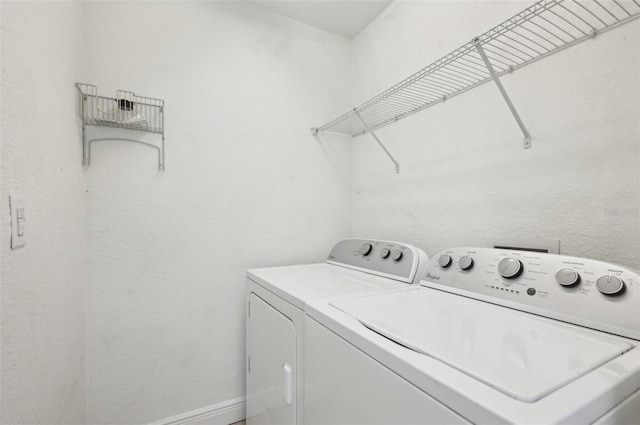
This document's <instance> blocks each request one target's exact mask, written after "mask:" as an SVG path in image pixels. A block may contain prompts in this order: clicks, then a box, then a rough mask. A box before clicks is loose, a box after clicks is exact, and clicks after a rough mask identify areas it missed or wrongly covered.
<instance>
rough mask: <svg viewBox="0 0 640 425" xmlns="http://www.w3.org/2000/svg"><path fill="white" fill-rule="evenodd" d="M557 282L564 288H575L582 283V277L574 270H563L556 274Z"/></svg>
mask: <svg viewBox="0 0 640 425" xmlns="http://www.w3.org/2000/svg"><path fill="white" fill-rule="evenodd" d="M556 282H558V283H559V284H560V285H562V286H573V285H577V284H578V282H580V275H579V274H578V272H577V271H575V270H573V269H569V268H567V269H562V270H558V273H556Z"/></svg>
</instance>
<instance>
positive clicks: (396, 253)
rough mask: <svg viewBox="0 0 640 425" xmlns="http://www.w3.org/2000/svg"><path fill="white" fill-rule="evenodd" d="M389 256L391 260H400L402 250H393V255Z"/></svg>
mask: <svg viewBox="0 0 640 425" xmlns="http://www.w3.org/2000/svg"><path fill="white" fill-rule="evenodd" d="M391 258H393V261H400V260H402V251H400V250H399V249H398V250H395V251H393V255H392V256H391Z"/></svg>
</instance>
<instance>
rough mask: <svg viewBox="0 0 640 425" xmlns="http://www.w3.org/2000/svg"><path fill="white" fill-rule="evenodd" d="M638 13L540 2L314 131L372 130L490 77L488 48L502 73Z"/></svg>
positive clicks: (615, 1)
mask: <svg viewBox="0 0 640 425" xmlns="http://www.w3.org/2000/svg"><path fill="white" fill-rule="evenodd" d="M638 16H640V0H585V1H577V0H542V1H539V2H537V3H535V4H533V5H532V6H530V7H528V8H526V9H525V10H524V11H522V12H520V13H518V14H516V15H515V16H513V17H512V18H510V19H507V20H506V21H504V22H503V23H501V24H500V25H498V26H496V27H495V28H492V29H490V30H489V31H487V32H485V33H484V34H482V35H480V36H479V37H476V38H474V39H473V40H472V41H470V42H468V43H467V44H465V45H463V46H462V47H460V48H458V49H456V50H454V51H453V52H451V53H449V54H448V55H446V56H444V57H443V58H441V59H439V60H437V61H436V62H434V63H432V64H431V65H429V66H427V67H425V68H423V69H421V70H420V71H418V72H416V73H415V74H413V75H411V76H410V77H408V78H406V79H404V80H403V81H401V82H399V83H398V84H396V85H394V86H393V87H391V88H389V89H387V90H385V91H383V92H382V93H380V94H379V95H377V96H375V97H373V98H371V99H369V100H367V101H366V102H364V103H362V104H361V105H360V106H358V107H356V108H354V109H352V110H351V111H349V112H347V113H345V114H343V115H341V116H340V117H338V118H336V119H334V120H333V121H330V122H328V123H327V124H324V125H322V126H320V127H318V128H312V132H313V133H314V134H317V133H318V132H320V131H335V132H339V133H345V134H350V135H351V136H357V135H361V134H365V133H367V132H371V133H372V134H373V130H375V129H378V128H381V127H384V126H386V125H388V124H391V123H393V122H396V121H398V120H400V119H402V118H405V117H407V116H409V115H412V114H414V113H416V112H418V111H421V110H423V109H425V108H428V107H430V106H433V105H436V104H438V103H440V102H444V101H445V100H446V99H447V98H450V97H453V96H456V95H458V94H461V93H464V92H465V91H467V90H470V89H472V88H474V87H477V86H479V85H481V84H484V83H486V82H487V81H491V80H492V79H493V77H492V75H491V70H490V69H489V68H488V65H487V64H486V63H485V62H484V60H483V58H482V51H483V50H484V53H485V54H486V57H487V59H488V60H489V62H490V64H491V65H492V66H493V68H494V70H495V73H496V74H497V76H501V75H503V74H506V73H509V72H512V71H513V70H515V69H518V68H520V67H523V66H525V65H528V64H530V63H533V62H534V61H536V60H538V59H541V58H543V57H546V56H549V55H551V54H553V53H556V52H558V51H561V50H563V49H565V48H567V47H570V46H573V45H574V44H577V43H579V42H581V41H584V40H586V39H589V38H592V37H595V36H596V35H597V34H598V33H601V32H603V31H606V30H609V29H612V28H614V27H617V26H619V25H621V24H623V23H626V22H629V21H631V20H633V19H635V18H637V17H638ZM477 46H480V48H478V47H477ZM394 162H395V161H394Z"/></svg>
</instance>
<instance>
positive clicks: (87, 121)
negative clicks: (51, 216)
mask: <svg viewBox="0 0 640 425" xmlns="http://www.w3.org/2000/svg"><path fill="white" fill-rule="evenodd" d="M76 88H77V89H78V94H79V96H80V118H81V119H82V130H83V150H84V153H83V164H84V165H87V166H88V165H89V164H90V163H91V144H92V143H93V142H100V141H105V140H127V141H131V142H136V143H142V144H144V145H147V146H150V147H152V148H154V149H156V150H157V151H158V168H159V169H160V171H163V170H164V100H162V99H154V98H151V97H142V96H136V95H135V94H134V93H132V92H128V91H123V90H118V91H117V92H116V97H104V96H98V89H97V87H96V86H94V85H91V84H84V83H76ZM87 126H97V127H112V128H117V129H123V130H135V131H133V132H130V131H122V132H117V133H114V134H110V135H109V136H110V137H89V136H87V131H86V127H87ZM138 132H147V133H157V134H158V135H160V136H161V140H160V143H153V142H152V141H149V140H147V139H145V138H144V137H140V135H141V134H142V133H138Z"/></svg>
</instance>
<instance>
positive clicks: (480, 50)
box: [473, 38, 531, 149]
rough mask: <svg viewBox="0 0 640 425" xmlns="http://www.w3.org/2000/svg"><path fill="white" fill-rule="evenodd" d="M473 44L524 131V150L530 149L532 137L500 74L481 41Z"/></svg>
mask: <svg viewBox="0 0 640 425" xmlns="http://www.w3.org/2000/svg"><path fill="white" fill-rule="evenodd" d="M473 44H474V45H475V47H476V50H478V53H479V54H480V57H481V58H482V61H483V62H484V64H485V66H486V67H487V69H488V70H489V74H490V75H491V78H493V81H494V82H495V83H496V86H498V90H500V94H501V95H502V97H503V98H504V101H505V102H507V106H508V107H509V110H510V111H511V114H512V115H513V118H515V119H516V122H517V123H518V126H519V127H520V130H521V131H522V134H524V148H525V149H529V148H530V147H531V135H530V134H529V131H527V128H526V127H525V126H524V123H523V122H522V119H520V115H518V111H516V108H515V106H513V103H512V102H511V99H510V98H509V95H508V94H507V91H506V90H505V89H504V86H503V85H502V82H501V81H500V77H498V74H497V73H496V71H495V70H494V69H493V65H491V62H489V58H488V57H487V54H486V53H485V52H484V49H483V48H482V45H481V43H480V39H479V38H474V39H473Z"/></svg>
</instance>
